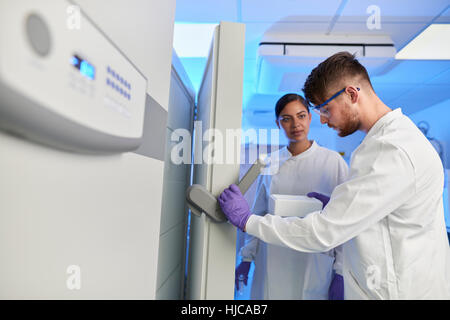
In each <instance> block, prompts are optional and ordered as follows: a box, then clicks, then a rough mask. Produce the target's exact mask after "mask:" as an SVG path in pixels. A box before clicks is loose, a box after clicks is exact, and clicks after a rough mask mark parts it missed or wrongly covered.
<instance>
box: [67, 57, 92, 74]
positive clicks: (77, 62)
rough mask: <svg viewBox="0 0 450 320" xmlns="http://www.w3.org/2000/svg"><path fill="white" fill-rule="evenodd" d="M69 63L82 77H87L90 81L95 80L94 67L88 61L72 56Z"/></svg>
mask: <svg viewBox="0 0 450 320" xmlns="http://www.w3.org/2000/svg"><path fill="white" fill-rule="evenodd" d="M70 62H71V64H72V65H73V66H74V67H75V68H77V69H78V70H79V71H80V73H81V74H82V75H83V76H85V77H88V78H89V79H91V80H94V79H95V67H94V66H93V65H92V64H90V63H89V62H88V61H86V60H84V59H82V58H80V57H79V56H77V55H73V56H72V58H71V60H70Z"/></svg>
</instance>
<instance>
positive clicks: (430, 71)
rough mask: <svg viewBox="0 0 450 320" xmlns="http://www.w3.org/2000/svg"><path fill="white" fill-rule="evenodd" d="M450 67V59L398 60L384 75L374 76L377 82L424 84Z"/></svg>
mask: <svg viewBox="0 0 450 320" xmlns="http://www.w3.org/2000/svg"><path fill="white" fill-rule="evenodd" d="M448 68H450V61H430V60H401V61H399V60H397V61H395V63H394V67H393V68H392V69H391V70H390V71H389V72H387V73H386V74H384V75H382V76H376V77H372V82H374V83H377V84H389V85H391V84H423V83H427V82H428V81H430V80H432V79H434V78H435V77H437V76H438V75H440V74H441V73H442V72H443V71H444V70H447V69H448Z"/></svg>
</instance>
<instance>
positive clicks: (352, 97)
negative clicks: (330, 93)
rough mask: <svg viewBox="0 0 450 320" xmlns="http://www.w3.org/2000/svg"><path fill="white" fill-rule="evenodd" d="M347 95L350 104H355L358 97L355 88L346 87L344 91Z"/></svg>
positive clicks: (357, 91)
mask: <svg viewBox="0 0 450 320" xmlns="http://www.w3.org/2000/svg"><path fill="white" fill-rule="evenodd" d="M346 91H347V93H348V94H349V95H350V100H351V102H352V103H356V102H357V101H358V97H359V90H358V88H356V87H353V86H348V87H347V89H346Z"/></svg>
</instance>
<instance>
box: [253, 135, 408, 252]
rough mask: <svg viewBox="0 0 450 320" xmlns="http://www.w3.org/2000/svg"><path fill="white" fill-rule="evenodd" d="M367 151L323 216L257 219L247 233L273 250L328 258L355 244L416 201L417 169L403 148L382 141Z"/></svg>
mask: <svg viewBox="0 0 450 320" xmlns="http://www.w3.org/2000/svg"><path fill="white" fill-rule="evenodd" d="M364 147H367V146H364ZM362 149H363V150H360V151H361V154H359V155H358V154H355V155H354V157H353V159H352V166H351V168H350V176H349V179H348V180H347V181H345V182H344V183H342V184H340V185H339V186H337V187H336V188H335V189H334V191H333V193H332V194H331V199H330V201H329V203H328V205H327V206H326V207H325V208H324V210H322V212H320V211H316V212H313V213H311V214H309V215H307V216H306V217H305V218H298V217H285V218H282V217H279V216H275V215H270V214H266V215H265V216H262V217H260V216H257V215H252V216H250V218H249V220H248V222H247V225H246V231H247V232H248V233H249V234H251V235H253V236H256V237H258V238H260V239H261V240H263V241H265V242H268V243H271V244H276V245H282V246H287V247H289V248H292V249H294V250H298V251H302V252H325V251H328V250H330V249H332V248H335V247H337V246H339V245H341V244H343V243H344V242H347V241H348V240H350V239H352V238H354V237H355V236H357V235H358V234H360V233H361V232H362V231H364V230H365V229H367V228H368V227H370V226H372V225H374V224H375V223H377V222H378V221H380V220H381V219H383V218H384V217H386V216H387V215H388V214H390V213H391V212H393V211H394V210H395V209H397V208H398V207H399V206H401V205H402V204H404V203H405V202H407V201H408V199H409V198H410V197H412V196H414V193H415V183H414V181H415V177H414V167H413V165H412V163H411V161H410V159H409V157H408V155H407V154H406V153H405V152H404V151H403V150H402V149H401V148H399V147H396V146H395V145H393V144H392V143H388V142H383V141H378V142H377V143H376V144H375V145H372V146H371V148H370V149H369V148H367V149H366V150H364V148H362Z"/></svg>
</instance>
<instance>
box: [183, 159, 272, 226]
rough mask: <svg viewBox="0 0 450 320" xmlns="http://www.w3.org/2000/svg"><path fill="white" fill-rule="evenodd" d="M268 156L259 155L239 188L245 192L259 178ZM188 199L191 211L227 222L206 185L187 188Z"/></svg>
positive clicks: (216, 220) (214, 219)
mask: <svg viewBox="0 0 450 320" xmlns="http://www.w3.org/2000/svg"><path fill="white" fill-rule="evenodd" d="M267 164H268V163H267V162H266V158H265V157H264V156H261V157H259V158H258V159H257V160H256V161H255V163H254V164H253V165H252V166H251V167H250V169H249V170H248V171H247V173H246V174H245V175H244V177H243V178H242V179H241V181H239V183H238V185H237V186H238V188H239V190H240V191H241V193H242V194H244V193H245V192H246V191H247V190H248V189H249V188H250V186H251V185H252V184H253V182H254V181H255V180H256V179H257V178H258V176H259V174H260V173H261V171H262V170H263V169H264V168H265V167H266V166H267ZM186 200H187V203H188V206H189V208H190V209H191V211H192V212H193V213H194V214H196V215H198V216H200V215H201V214H202V212H204V213H205V214H206V215H207V216H208V217H210V218H211V219H212V220H213V221H215V222H225V221H227V218H226V217H225V215H224V214H223V212H222V210H221V208H220V206H219V203H218V202H217V198H216V197H215V196H214V195H212V194H211V193H210V192H209V191H208V190H207V189H206V188H205V187H204V186H202V185H200V184H193V185H191V186H189V188H188V189H187V190H186Z"/></svg>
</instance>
